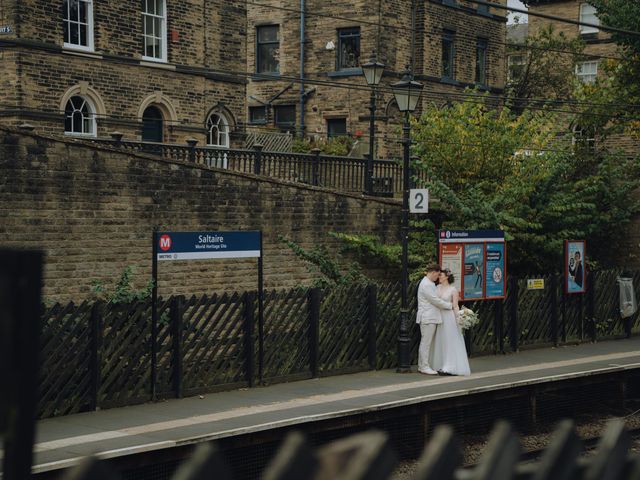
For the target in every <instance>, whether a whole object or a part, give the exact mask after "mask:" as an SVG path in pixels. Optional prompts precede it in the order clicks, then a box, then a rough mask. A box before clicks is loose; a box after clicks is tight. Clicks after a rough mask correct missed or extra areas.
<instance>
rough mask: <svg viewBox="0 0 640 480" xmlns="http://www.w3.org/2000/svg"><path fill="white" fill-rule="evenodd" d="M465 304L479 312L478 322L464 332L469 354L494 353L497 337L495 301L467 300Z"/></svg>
mask: <svg viewBox="0 0 640 480" xmlns="http://www.w3.org/2000/svg"><path fill="white" fill-rule="evenodd" d="M464 306H466V307H467V308H470V309H471V310H473V311H474V312H476V313H477V314H478V317H479V318H480V321H479V322H478V324H477V325H476V326H475V327H473V328H470V329H468V330H466V331H465V332H464V336H465V342H466V344H467V350H468V352H467V353H468V354H469V355H480V354H487V353H493V352H494V350H495V344H496V338H495V332H494V317H495V302H493V301H486V300H485V301H475V302H465V303H464Z"/></svg>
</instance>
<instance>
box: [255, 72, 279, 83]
mask: <svg viewBox="0 0 640 480" xmlns="http://www.w3.org/2000/svg"><path fill="white" fill-rule="evenodd" d="M279 79H280V72H274V73H271V72H260V73H258V72H256V73H253V74H251V80H252V81H253V82H268V81H271V80H279Z"/></svg>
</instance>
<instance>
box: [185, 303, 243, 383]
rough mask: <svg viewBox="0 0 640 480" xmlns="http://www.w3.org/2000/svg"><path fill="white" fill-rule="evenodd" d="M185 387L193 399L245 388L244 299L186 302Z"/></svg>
mask: <svg viewBox="0 0 640 480" xmlns="http://www.w3.org/2000/svg"><path fill="white" fill-rule="evenodd" d="M184 308H185V310H184V316H183V328H184V330H183V334H182V342H183V343H182V352H183V360H182V371H183V387H184V392H185V394H186V395H189V394H191V395H193V394H196V393H199V392H202V391H206V390H208V389H211V388H212V387H214V386H221V385H245V384H246V381H245V380H246V379H245V374H244V368H245V364H244V361H245V351H244V329H243V327H244V322H243V309H244V295H241V294H239V293H237V292H236V293H233V294H228V293H224V294H223V295H221V296H218V295H212V296H208V295H203V296H202V297H199V298H197V297H195V296H192V297H191V298H190V299H188V300H187V301H186V302H185V307H184Z"/></svg>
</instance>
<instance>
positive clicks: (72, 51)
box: [62, 44, 102, 60]
mask: <svg viewBox="0 0 640 480" xmlns="http://www.w3.org/2000/svg"><path fill="white" fill-rule="evenodd" d="M62 51H63V52H64V53H66V54H67V55H76V56H78V57H85V58H96V59H98V60H101V59H102V55H101V54H99V53H96V52H95V51H94V50H93V49H92V48H82V47H76V46H72V45H67V44H65V45H64V46H63V47H62Z"/></svg>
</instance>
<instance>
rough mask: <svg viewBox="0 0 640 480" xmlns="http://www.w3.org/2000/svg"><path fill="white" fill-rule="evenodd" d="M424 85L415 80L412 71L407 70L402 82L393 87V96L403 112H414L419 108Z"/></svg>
mask: <svg viewBox="0 0 640 480" xmlns="http://www.w3.org/2000/svg"><path fill="white" fill-rule="evenodd" d="M422 87H423V86H422V84H421V83H419V82H416V81H415V80H413V75H412V74H411V70H410V69H409V67H408V66H407V70H406V71H405V72H404V74H403V76H402V80H400V81H399V82H396V83H394V84H393V85H391V89H392V90H393V96H394V97H395V99H396V103H397V104H398V110H400V111H401V112H413V111H414V110H415V109H416V107H417V106H418V99H419V98H420V93H421V92H422Z"/></svg>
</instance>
